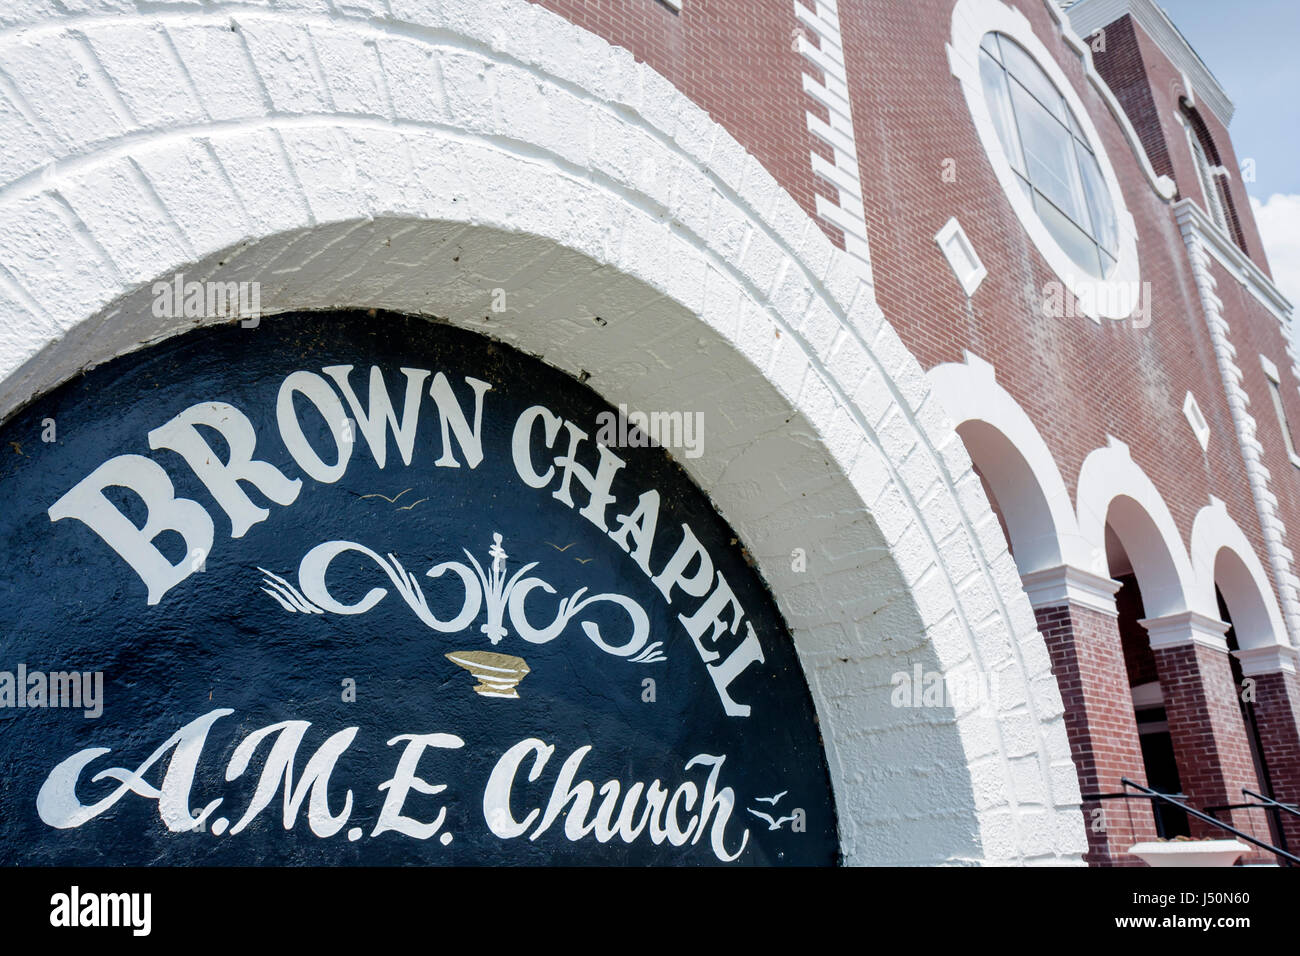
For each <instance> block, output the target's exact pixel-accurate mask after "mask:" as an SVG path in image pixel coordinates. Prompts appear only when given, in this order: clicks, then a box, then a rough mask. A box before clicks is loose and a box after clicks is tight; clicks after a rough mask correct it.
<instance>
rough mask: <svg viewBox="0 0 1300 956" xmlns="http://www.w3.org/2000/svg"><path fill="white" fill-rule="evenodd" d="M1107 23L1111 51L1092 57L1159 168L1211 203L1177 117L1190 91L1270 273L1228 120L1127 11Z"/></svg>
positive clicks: (1243, 223) (1243, 225) (1250, 247)
mask: <svg viewBox="0 0 1300 956" xmlns="http://www.w3.org/2000/svg"><path fill="white" fill-rule="evenodd" d="M1105 29H1106V52H1105V53H1098V54H1094V57H1093V62H1094V63H1095V64H1096V65H1097V71H1098V72H1099V73H1101V75H1102V77H1103V78H1105V80H1106V82H1107V83H1108V84H1110V86H1111V88H1112V89H1113V90H1115V94H1116V97H1117V98H1118V99H1119V100H1120V102H1121V103H1122V104H1123V106H1124V110H1125V112H1126V113H1127V114H1128V117H1129V121H1130V122H1132V123H1133V126H1134V128H1135V129H1136V130H1137V131H1138V135H1139V136H1140V137H1141V138H1142V141H1143V144H1144V145H1145V146H1146V147H1147V153H1148V155H1149V156H1150V157H1151V162H1152V165H1153V166H1154V167H1155V169H1156V172H1158V173H1161V174H1163V175H1167V176H1171V177H1173V179H1174V182H1175V183H1177V184H1178V192H1179V196H1180V197H1182V196H1190V197H1192V199H1193V200H1194V201H1195V202H1197V203H1199V204H1200V205H1201V207H1202V208H1207V207H1206V206H1205V196H1204V195H1203V193H1202V191H1201V186H1200V181H1199V180H1198V179H1197V176H1196V169H1195V165H1194V164H1195V160H1194V159H1193V158H1192V154H1191V151H1190V150H1189V148H1188V145H1187V138H1186V134H1185V133H1184V132H1183V128H1182V127H1181V126H1180V125H1179V124H1178V121H1177V119H1176V117H1177V115H1178V112H1179V100H1180V98H1181V97H1184V96H1187V95H1188V93H1189V92H1190V93H1191V95H1192V99H1193V100H1194V101H1195V102H1196V106H1197V113H1198V114H1199V116H1200V117H1201V119H1202V120H1203V121H1204V122H1205V126H1206V131H1207V132H1208V134H1209V136H1210V139H1211V141H1212V142H1213V144H1214V147H1215V150H1216V151H1217V152H1218V154H1219V160H1220V162H1221V163H1222V164H1223V165H1224V166H1226V167H1227V168H1228V169H1229V170H1230V171H1231V175H1230V176H1229V178H1228V182H1227V189H1228V193H1229V194H1230V195H1231V197H1232V206H1233V208H1234V209H1235V210H1236V214H1237V225H1238V226H1239V227H1240V229H1241V232H1242V236H1243V238H1244V239H1245V251H1246V253H1247V254H1248V255H1249V256H1250V258H1251V260H1252V261H1253V262H1254V263H1255V264H1256V265H1258V266H1259V267H1260V268H1261V269H1263V270H1264V272H1265V273H1268V263H1267V260H1266V258H1265V256H1264V246H1263V243H1262V242H1261V241H1260V238H1259V230H1258V228H1257V227H1256V225H1255V217H1254V216H1253V215H1252V214H1251V211H1250V197H1249V195H1248V194H1247V192H1246V185H1245V183H1243V182H1242V179H1241V167H1240V163H1239V161H1238V159H1237V154H1236V151H1235V149H1234V148H1233V143H1232V140H1231V138H1230V137H1229V136H1228V131H1227V129H1226V128H1225V127H1224V125H1223V123H1222V122H1220V121H1219V119H1218V118H1217V117H1216V116H1215V115H1214V113H1213V112H1211V111H1210V109H1209V108H1208V107H1206V106H1205V104H1204V103H1203V102H1202V101H1201V100H1200V99H1198V98H1197V97H1196V91H1195V90H1191V91H1188V90H1187V89H1186V87H1185V86H1184V84H1183V78H1182V74H1181V72H1180V71H1179V70H1178V69H1177V68H1176V67H1175V66H1174V65H1173V64H1172V63H1171V62H1170V61H1169V59H1168V57H1166V56H1165V55H1164V53H1162V52H1161V50H1160V48H1159V47H1158V46H1157V45H1156V43H1155V41H1154V40H1152V39H1151V38H1150V37H1149V36H1148V35H1147V34H1146V31H1144V30H1143V29H1142V28H1141V27H1140V26H1138V25H1136V24H1134V23H1133V22H1132V20H1131V19H1130V18H1129V17H1127V16H1125V17H1122V18H1121V19H1119V20H1117V21H1116V22H1115V23H1113V24H1110V25H1108V26H1107V27H1106V28H1105ZM1121 91H1123V92H1122V93H1121ZM1229 95H1231V91H1229ZM1111 158H1112V159H1114V157H1111Z"/></svg>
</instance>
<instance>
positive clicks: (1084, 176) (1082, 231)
mask: <svg viewBox="0 0 1300 956" xmlns="http://www.w3.org/2000/svg"><path fill="white" fill-rule="evenodd" d="M980 81H981V82H982V83H983V86H984V100H985V102H986V103H987V104H988V108H989V114H990V116H992V118H993V126H994V129H996V130H997V134H998V140H999V141H1000V142H1001V143H1002V151H1003V153H1005V155H1006V158H1007V161H1008V162H1009V163H1010V164H1011V170H1012V172H1014V173H1015V176H1016V184H1017V186H1018V187H1019V188H1020V189H1021V191H1022V192H1023V193H1024V194H1025V196H1026V197H1027V198H1028V199H1029V201H1030V202H1032V203H1033V205H1034V211H1035V212H1037V213H1038V218H1039V219H1040V220H1042V222H1043V225H1045V226H1046V227H1047V231H1048V232H1049V233H1051V234H1052V238H1053V239H1055V240H1056V242H1057V244H1058V245H1059V246H1060V247H1061V248H1062V249H1063V250H1065V252H1066V254H1067V255H1069V257H1070V259H1071V260H1072V261H1073V262H1074V263H1075V264H1076V265H1077V266H1078V267H1079V268H1080V269H1083V270H1084V271H1085V272H1087V273H1088V274H1089V275H1093V276H1096V277H1097V278H1099V279H1104V278H1105V277H1106V276H1107V275H1109V274H1110V273H1111V272H1113V271H1114V269H1115V260H1116V259H1117V258H1118V256H1119V230H1118V228H1117V222H1116V217H1115V203H1114V201H1113V200H1112V199H1111V197H1110V190H1108V189H1107V188H1106V183H1105V180H1104V179H1103V178H1102V175H1101V167H1100V166H1098V165H1097V156H1096V154H1095V153H1094V152H1093V149H1092V147H1091V146H1090V145H1088V141H1087V140H1086V139H1085V138H1084V134H1083V132H1082V130H1080V129H1079V121H1078V120H1077V119H1075V116H1074V111H1073V110H1071V109H1070V107H1069V106H1067V105H1066V102H1065V99H1064V97H1062V96H1061V94H1060V93H1059V92H1058V91H1057V89H1056V87H1055V86H1054V85H1052V81H1051V80H1049V79H1048V78H1047V74H1046V73H1044V72H1043V70H1042V68H1041V67H1040V66H1039V65H1038V64H1037V63H1035V62H1034V61H1033V59H1032V58H1031V57H1030V56H1029V54H1028V53H1026V52H1025V49H1024V47H1022V46H1021V45H1020V44H1019V43H1017V42H1016V41H1015V40H1012V39H1010V38H1009V37H1006V36H1003V35H1001V34H998V33H986V34H985V35H984V39H983V41H982V42H981V43H980Z"/></svg>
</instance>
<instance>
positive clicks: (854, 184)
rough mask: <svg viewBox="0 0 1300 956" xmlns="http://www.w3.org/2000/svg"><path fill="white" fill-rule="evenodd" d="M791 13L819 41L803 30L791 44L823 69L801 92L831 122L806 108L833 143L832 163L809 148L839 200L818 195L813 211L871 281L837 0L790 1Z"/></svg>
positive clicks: (812, 127) (812, 123) (818, 131)
mask: <svg viewBox="0 0 1300 956" xmlns="http://www.w3.org/2000/svg"><path fill="white" fill-rule="evenodd" d="M793 2H794V15H795V17H796V18H797V19H798V20H799V22H800V23H802V24H803V25H804V26H805V27H806V28H807V29H808V30H809V31H810V32H811V33H812V34H813V35H814V36H816V37H817V43H818V46H813V44H811V43H809V42H808V38H807V37H804V36H802V35H797V36H796V37H795V47H796V49H797V50H798V52H799V53H800V54H802V55H803V56H804V57H805V58H806V59H807V60H808V61H809V62H810V63H812V64H813V65H814V66H816V67H817V69H818V70H820V71H821V73H822V76H823V78H824V80H825V82H824V83H818V82H817V81H816V80H815V79H813V77H811V76H809V75H808V74H806V73H805V74H804V76H803V88H804V91H805V92H806V93H807V94H808V95H809V96H811V97H812V98H813V99H814V100H816V101H817V102H818V103H820V104H821V105H822V106H824V107H826V110H827V113H828V115H829V116H830V123H829V124H827V123H825V122H823V121H822V120H821V119H820V118H818V117H817V116H815V115H813V114H812V113H806V114H805V115H806V117H807V122H808V131H809V132H810V133H812V134H813V135H814V136H816V137H817V138H818V139H819V140H821V141H822V142H823V143H825V144H826V145H827V146H829V147H830V148H831V152H832V155H833V156H834V157H835V162H834V164H831V163H828V162H826V160H825V159H823V158H822V157H821V155H820V154H818V153H816V152H813V153H810V154H809V155H810V157H811V160H812V170H813V172H814V173H816V174H817V175H818V176H820V177H822V178H823V179H825V180H826V181H827V182H829V183H831V184H832V185H833V186H834V187H835V188H836V190H838V192H839V201H838V202H836V203H831V202H829V201H827V199H826V198H825V197H823V196H817V197H816V201H817V214H818V215H819V216H821V217H822V218H823V219H825V220H826V221H827V222H829V223H830V224H831V225H833V226H834V227H835V228H837V229H839V230H840V231H841V232H843V233H844V251H845V252H847V253H848V254H849V257H850V258H851V259H852V260H853V261H854V262H855V263H857V265H858V266H859V267H860V268H861V270H862V275H863V278H865V279H866V280H867V281H868V282H869V281H871V253H870V249H869V246H868V244H867V221H866V210H865V208H864V207H863V205H862V181H861V178H860V173H859V171H858V149H857V144H856V142H855V140H854V138H853V109H852V106H851V105H850V103H849V85H848V72H847V69H846V67H845V65H844V45H843V43H844V41H843V37H841V35H840V12H839V6H838V2H837V0H815V3H816V10H810V9H808V7H806V6H804V5H803V3H801V2H800V0H793Z"/></svg>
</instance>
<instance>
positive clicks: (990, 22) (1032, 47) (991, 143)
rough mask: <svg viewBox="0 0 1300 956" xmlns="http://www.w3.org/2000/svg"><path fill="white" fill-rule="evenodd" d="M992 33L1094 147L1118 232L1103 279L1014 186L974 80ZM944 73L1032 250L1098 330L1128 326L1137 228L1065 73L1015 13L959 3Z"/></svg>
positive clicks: (996, 2) (983, 2) (968, 0)
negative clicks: (1024, 56)
mask: <svg viewBox="0 0 1300 956" xmlns="http://www.w3.org/2000/svg"><path fill="white" fill-rule="evenodd" d="M990 32H995V33H1001V34H1003V35H1004V36H1006V37H1008V38H1009V39H1012V40H1014V41H1015V42H1016V43H1019V44H1020V46H1021V47H1023V48H1024V50H1025V51H1026V52H1027V53H1028V54H1029V55H1030V57H1032V58H1033V59H1034V60H1035V61H1036V62H1037V63H1038V65H1039V67H1041V68H1042V70H1043V72H1044V73H1046V74H1047V77H1048V79H1050V80H1051V81H1052V84H1053V85H1054V86H1055V87H1056V89H1057V90H1058V91H1059V92H1060V94H1061V95H1062V97H1064V99H1065V102H1066V104H1067V105H1068V106H1069V107H1070V111H1071V112H1073V113H1074V118H1075V120H1076V121H1077V122H1078V124H1079V127H1080V129H1081V130H1082V131H1083V134H1084V138H1085V139H1086V140H1087V141H1088V144H1089V145H1090V146H1091V147H1092V150H1093V155H1095V156H1096V157H1097V165H1098V166H1100V167H1101V175H1102V178H1103V179H1104V180H1105V183H1106V191H1107V192H1108V193H1109V194H1110V199H1111V202H1112V203H1114V205H1115V219H1116V226H1117V228H1118V229H1119V256H1118V260H1117V261H1116V263H1115V268H1114V269H1112V270H1111V273H1110V275H1108V276H1107V277H1106V278H1105V279H1098V278H1096V277H1095V276H1091V275H1087V274H1084V273H1083V270H1082V269H1081V268H1080V267H1079V266H1078V265H1076V264H1075V262H1074V260H1073V259H1071V258H1070V256H1069V254H1068V253H1067V252H1066V251H1065V250H1064V249H1062V248H1061V247H1060V245H1058V244H1057V242H1056V239H1055V238H1053V237H1052V234H1051V233H1050V232H1049V231H1048V229H1047V226H1046V225H1045V224H1044V223H1043V221H1042V220H1041V219H1039V217H1038V212H1037V211H1036V210H1035V209H1034V206H1033V202H1032V201H1031V200H1030V199H1029V198H1028V197H1027V196H1026V195H1025V194H1024V193H1023V192H1022V191H1021V188H1020V186H1019V184H1018V183H1017V180H1016V173H1015V172H1014V171H1013V170H1012V168H1011V162H1010V160H1009V159H1008V158H1007V155H1006V152H1005V150H1004V149H1003V148H1002V141H1001V140H1000V139H999V138H998V134H997V130H996V128H995V126H994V124H993V117H992V115H991V114H990V112H989V106H988V103H987V102H986V101H985V99H984V84H983V83H982V81H981V79H980V67H979V62H980V61H979V58H980V42H981V41H982V40H983V38H984V34H986V33H990ZM948 66H949V68H950V69H951V70H952V74H953V76H955V77H956V78H957V80H958V82H959V83H960V84H961V88H962V93H963V95H964V96H965V99H966V106H967V108H968V109H969V110H970V115H971V120H972V121H973V123H974V124H975V131H976V133H977V134H978V136H979V140H980V143H981V144H982V145H983V147H984V152H985V154H986V155H987V156H988V158H989V162H990V164H991V165H992V166H993V172H994V175H996V176H997V179H998V183H999V184H1000V185H1001V186H1002V192H1003V194H1004V195H1005V196H1006V198H1007V201H1008V202H1009V203H1010V204H1011V207H1012V209H1013V210H1014V211H1015V213H1016V218H1018V219H1019V220H1020V224H1021V226H1022V227H1023V228H1024V230H1025V232H1026V233H1027V234H1028V236H1029V239H1030V241H1031V242H1032V243H1033V244H1034V247H1035V248H1036V249H1037V250H1038V252H1039V253H1040V254H1041V255H1042V257H1043V259H1044V260H1046V262H1047V265H1048V266H1049V267H1050V268H1051V270H1052V271H1053V272H1054V273H1055V274H1056V277H1057V278H1058V279H1059V280H1060V281H1061V283H1062V285H1064V286H1065V288H1067V289H1069V290H1070V292H1071V293H1072V294H1073V295H1074V297H1075V299H1076V300H1077V302H1076V308H1077V309H1078V311H1079V312H1081V313H1083V314H1084V315H1087V316H1088V317H1089V318H1090V319H1092V320H1093V321H1094V322H1097V323H1098V324H1100V323H1101V320H1102V319H1126V318H1128V317H1129V316H1131V315H1132V314H1133V311H1134V309H1136V308H1137V306H1138V304H1139V302H1140V296H1141V287H1140V286H1141V284H1140V282H1139V277H1140V274H1141V273H1140V268H1139V265H1138V253H1137V225H1136V224H1135V222H1134V220H1133V216H1132V214H1131V213H1130V212H1129V211H1128V209H1127V208H1126V207H1125V205H1124V192H1123V190H1122V189H1120V185H1119V179H1118V177H1117V176H1116V175H1115V168H1114V167H1113V166H1112V165H1111V162H1110V158H1109V157H1108V156H1107V155H1106V151H1105V149H1104V148H1103V147H1102V138H1101V135H1100V134H1099V133H1098V131H1097V127H1096V125H1095V124H1094V123H1093V122H1092V118H1091V117H1090V116H1089V115H1088V110H1087V109H1086V108H1085V107H1084V105H1083V101H1082V100H1081V99H1080V98H1079V95H1078V94H1077V93H1076V92H1075V91H1074V87H1073V86H1072V85H1071V84H1070V80H1069V78H1068V77H1066V75H1065V72H1064V71H1063V70H1062V69H1061V68H1060V66H1058V65H1057V62H1056V59H1055V58H1054V57H1053V56H1052V55H1051V53H1050V52H1049V51H1048V49H1047V47H1045V46H1044V45H1043V42H1042V41H1041V40H1039V39H1038V36H1037V35H1036V34H1035V33H1034V30H1033V27H1032V26H1031V25H1030V23H1029V20H1028V19H1027V18H1026V17H1025V15H1024V14H1023V13H1021V12H1020V11H1019V10H1015V9H1013V8H1011V7H1008V6H1007V5H1006V4H1004V3H1001V2H1000V0H959V2H958V3H957V5H956V7H954V9H953V14H952V34H951V38H950V40H949V43H948Z"/></svg>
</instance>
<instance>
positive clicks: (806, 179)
mask: <svg viewBox="0 0 1300 956" xmlns="http://www.w3.org/2000/svg"><path fill="white" fill-rule="evenodd" d="M533 2H535V3H537V4H538V5H540V6H543V7H546V8H547V9H549V10H552V11H554V12H555V13H558V14H560V15H561V16H563V17H565V18H566V19H568V20H570V21H571V22H573V23H576V24H577V25H578V26H580V27H582V28H584V29H586V30H590V31H591V32H592V33H595V34H597V35H598V36H601V37H603V38H604V39H606V40H608V41H609V42H610V43H613V44H615V45H616V46H621V47H624V48H625V49H627V50H629V51H630V52H631V53H632V55H633V56H635V57H636V58H637V59H638V60H640V61H641V62H643V63H645V64H647V65H648V66H650V67H651V68H653V69H654V70H656V71H657V72H658V73H660V74H662V75H663V76H664V77H665V78H667V79H668V80H670V81H671V82H672V84H673V85H674V86H675V87H677V89H679V90H680V91H681V92H682V93H684V94H685V95H686V96H687V97H689V98H690V99H691V100H692V101H693V102H694V103H695V104H696V105H698V106H700V107H701V108H703V109H704V110H705V111H706V112H708V114H709V115H710V116H711V117H712V118H713V119H714V120H715V121H716V122H717V123H719V124H720V125H721V126H723V127H724V128H725V129H726V130H727V132H729V133H730V134H731V135H732V136H734V137H735V138H736V141H737V142H739V143H740V145H741V146H743V147H745V149H746V150H748V151H749V152H750V153H751V154H753V156H754V157H755V158H757V159H758V160H759V162H761V163H762V164H763V167H764V168H765V169H766V170H767V171H768V172H769V173H771V174H772V175H773V176H774V177H775V178H776V180H777V182H779V183H780V184H781V185H782V186H783V187H784V188H785V189H786V191H787V192H789V193H790V195H791V196H793V197H794V199H795V200H797V201H798V203H799V205H800V206H801V207H802V208H803V209H804V211H805V212H807V213H808V215H810V216H812V217H814V219H816V218H817V204H816V200H815V199H814V196H816V195H818V194H820V195H822V196H825V197H826V198H827V199H830V200H831V201H832V202H837V201H838V193H837V192H836V190H835V189H834V188H833V187H831V186H830V185H829V184H827V183H826V182H824V181H823V180H822V179H821V178H820V177H818V176H815V175H814V174H813V172H812V166H811V164H810V162H809V153H810V152H811V151H814V150H815V151H816V152H818V153H819V154H820V155H822V156H824V157H825V158H826V159H827V160H829V161H831V162H834V158H833V156H832V154H831V149H830V147H829V146H826V145H825V144H824V143H822V142H821V140H818V139H816V138H815V137H813V136H812V135H811V134H810V133H809V132H808V124H807V121H806V119H805V115H804V114H805V111H811V112H813V113H814V114H816V115H818V116H819V117H820V118H821V119H822V120H826V119H827V118H828V117H827V114H826V109H825V107H823V106H822V105H821V104H819V103H817V102H816V101H815V100H813V99H812V97H810V96H808V94H806V93H805V92H804V91H803V81H802V79H801V77H802V76H803V74H804V73H809V74H811V75H812V76H813V77H814V78H816V79H820V73H819V71H818V70H817V68H816V67H814V66H813V65H812V64H811V63H810V62H809V61H808V60H807V59H805V58H804V57H803V56H801V55H800V54H799V53H797V52H796V51H795V50H794V48H793V47H794V44H793V39H792V37H793V33H794V31H796V30H798V31H799V32H801V33H803V34H804V35H805V36H807V37H809V39H810V40H812V39H813V38H812V36H811V35H810V34H808V33H807V32H806V31H804V30H803V28H802V26H801V24H800V23H799V21H798V20H797V19H796V18H795V15H794V0H768V2H764V3H755V2H753V0H707V2H698V0H696V2H687V3H686V4H685V5H684V6H683V8H682V10H681V12H680V13H674V12H673V11H672V10H671V9H669V8H668V7H667V6H665V5H664V4H663V3H660V2H659V0H533ZM813 45H814V46H815V45H816V43H815V41H814V44H813ZM817 222H818V223H819V224H820V225H821V227H822V229H823V231H825V232H826V234H827V235H828V236H830V237H831V240H832V241H833V242H835V244H836V245H838V246H839V247H840V248H843V247H844V238H843V235H842V233H841V232H840V230H839V229H837V228H836V227H835V226H832V225H830V224H829V223H826V222H824V221H823V220H821V219H817Z"/></svg>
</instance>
